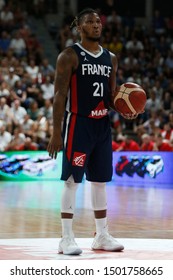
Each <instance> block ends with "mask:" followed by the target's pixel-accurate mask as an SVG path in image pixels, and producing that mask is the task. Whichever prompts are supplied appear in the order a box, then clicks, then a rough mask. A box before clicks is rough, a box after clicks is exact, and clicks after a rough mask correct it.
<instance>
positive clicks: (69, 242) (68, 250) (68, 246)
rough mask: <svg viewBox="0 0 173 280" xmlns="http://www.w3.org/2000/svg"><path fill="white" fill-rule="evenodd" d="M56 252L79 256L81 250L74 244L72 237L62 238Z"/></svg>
mask: <svg viewBox="0 0 173 280" xmlns="http://www.w3.org/2000/svg"><path fill="white" fill-rule="evenodd" d="M58 252H59V253H62V254H64V255H80V254H81V253H82V250H81V249H80V248H79V247H78V245H77V244H76V242H75V240H74V237H71V236H69V237H63V238H62V239H61V240H60V242H59V248H58Z"/></svg>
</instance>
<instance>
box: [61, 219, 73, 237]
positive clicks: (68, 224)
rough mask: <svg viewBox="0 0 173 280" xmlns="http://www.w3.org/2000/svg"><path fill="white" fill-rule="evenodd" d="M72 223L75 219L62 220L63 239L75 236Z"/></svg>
mask: <svg viewBox="0 0 173 280" xmlns="http://www.w3.org/2000/svg"><path fill="white" fill-rule="evenodd" d="M72 223H73V219H61V225H62V236H63V237H69V236H73V230H72Z"/></svg>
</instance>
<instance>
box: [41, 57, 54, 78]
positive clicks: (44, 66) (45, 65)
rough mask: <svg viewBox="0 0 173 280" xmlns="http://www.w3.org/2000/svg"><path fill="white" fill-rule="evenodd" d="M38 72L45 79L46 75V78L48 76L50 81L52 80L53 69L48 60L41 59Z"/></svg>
mask: <svg viewBox="0 0 173 280" xmlns="http://www.w3.org/2000/svg"><path fill="white" fill-rule="evenodd" d="M40 72H41V73H42V75H43V77H46V76H47V75H48V76H50V78H51V80H52V79H53V78H54V73H55V69H54V67H53V66H52V65H51V64H50V63H49V60H48V58H44V59H42V61H41V65H40Z"/></svg>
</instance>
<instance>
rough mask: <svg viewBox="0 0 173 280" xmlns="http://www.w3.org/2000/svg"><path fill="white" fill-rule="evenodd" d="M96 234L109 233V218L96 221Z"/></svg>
mask: <svg viewBox="0 0 173 280" xmlns="http://www.w3.org/2000/svg"><path fill="white" fill-rule="evenodd" d="M95 224H96V234H97V235H98V234H102V233H106V232H108V224H107V217H105V218H102V219H95Z"/></svg>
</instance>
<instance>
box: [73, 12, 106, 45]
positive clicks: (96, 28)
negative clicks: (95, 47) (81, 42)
mask: <svg viewBox="0 0 173 280" xmlns="http://www.w3.org/2000/svg"><path fill="white" fill-rule="evenodd" d="M79 32H80V35H81V38H86V39H88V40H90V41H99V40H100V36H101V32H102V23H101V20H100V17H99V16H98V15H97V14H96V13H93V14H88V15H85V16H84V17H83V19H82V22H81V23H80V25H79Z"/></svg>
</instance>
